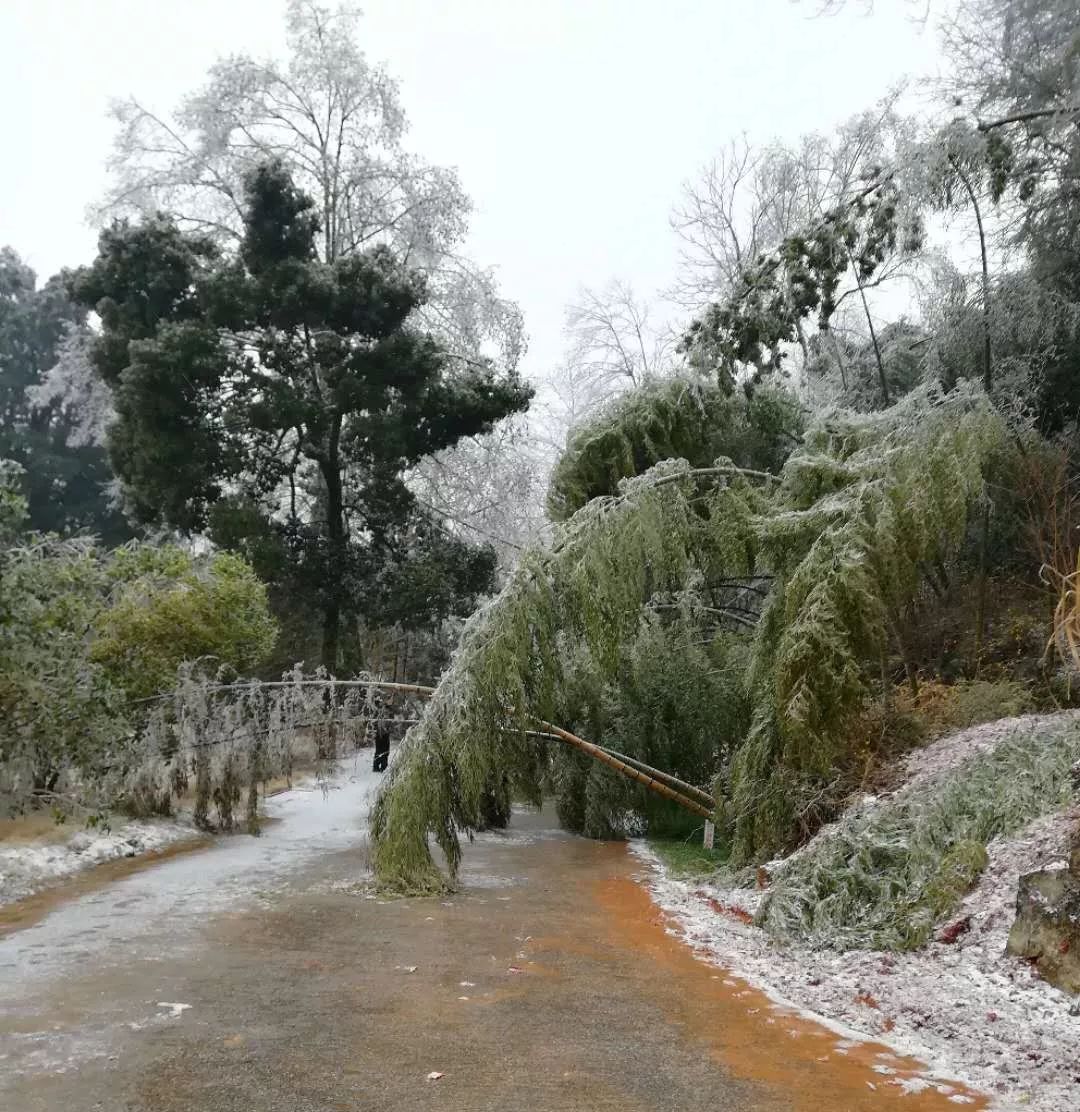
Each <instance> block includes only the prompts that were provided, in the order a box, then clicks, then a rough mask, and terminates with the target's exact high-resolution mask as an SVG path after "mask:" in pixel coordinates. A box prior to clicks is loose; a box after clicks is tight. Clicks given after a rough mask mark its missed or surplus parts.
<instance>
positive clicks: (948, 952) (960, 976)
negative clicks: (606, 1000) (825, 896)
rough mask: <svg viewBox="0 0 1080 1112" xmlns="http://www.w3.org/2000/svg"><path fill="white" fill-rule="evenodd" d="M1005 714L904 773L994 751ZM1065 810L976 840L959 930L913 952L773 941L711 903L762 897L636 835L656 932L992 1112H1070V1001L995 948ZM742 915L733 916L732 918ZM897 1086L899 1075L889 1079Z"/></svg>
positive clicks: (1058, 849) (1051, 854)
mask: <svg viewBox="0 0 1080 1112" xmlns="http://www.w3.org/2000/svg"><path fill="white" fill-rule="evenodd" d="M1040 723H1041V719H1040V718H1038V717H1034V716H1032V717H1029V718H1026V719H1022V720H1017V719H1009V720H1005V721H1003V722H1000V723H998V722H995V723H991V724H989V725H988V726H983V727H976V728H975V729H973V730H966V731H964V732H963V733H961V734H957V735H954V736H953V737H950V738H946V739H943V740H942V741H941V742H937V743H935V744H934V745H931V746H928V747H927V748H926V749H924V750H921V751H920V752H918V753H917V754H914V755H913V756H912V757H910V758H909V759H908V761H907V762H906V771H907V773H908V774H909V776H910V777H911V778H912V779H913V780H918V779H921V778H923V777H928V776H931V775H938V774H940V773H941V772H943V771H945V770H946V769H948V768H952V767H955V766H956V765H958V764H960V763H962V762H963V761H964V760H966V759H967V757H969V756H971V755H973V753H975V752H977V751H980V750H983V749H986V748H989V747H991V746H993V745H994V744H995V743H996V741H997V740H998V739H1000V738H1001V737H1004V736H1006V735H1007V734H1008V733H1009V732H1010V731H1011V730H1013V729H1015V728H1016V727H1017V726H1018V725H1020V726H1022V727H1024V728H1026V727H1028V726H1029V725H1030V726H1031V728H1033V729H1037V728H1039V725H1040ZM1078 820H1080V809H1078V808H1073V809H1071V810H1069V811H1064V812H1061V813H1059V814H1055V815H1048V816H1044V817H1042V818H1039V819H1036V820H1035V821H1034V822H1032V823H1031V824H1029V825H1028V826H1027V827H1026V828H1025V829H1023V830H1021V831H1019V832H1018V833H1016V834H1014V835H1011V836H1010V837H1008V838H1007V839H998V840H996V841H994V842H991V843H990V845H989V846H988V847H987V852H988V855H989V864H988V866H987V868H986V870H985V872H984V873H983V875H982V877H981V878H980V881H979V884H978V886H977V887H976V888H975V889H974V890H973V891H972V892H971V893H970V894H969V895H968V896H967V898H966V899H965V900H964V903H963V905H962V906H961V908H960V909H959V911H958V912H957V914H956V916H955V919H954V921H955V920H961V919H963V918H964V917H966V916H970V928H969V929H968V930H967V931H966V933H963V934H961V935H960V936H959V937H958V939H957V941H956V942H955V943H952V944H948V943H945V942H932V943H931V944H930V945H929V946H927V947H925V948H924V949H922V950H919V951H916V952H914V953H906V954H893V953H885V952H875V951H866V950H856V951H849V952H844V953H841V952H837V951H821V950H816V951H815V950H810V949H808V948H806V947H803V946H799V945H789V944H781V943H779V942H777V941H775V940H773V939H771V938H770V937H769V936H768V935H766V934H765V933H764V932H763V931H762V930H760V929H758V928H757V927H754V926H749V925H746V924H745V923H744V922H740V921H739V919H738V918H737V917H736V914H731V915H728V914H723V913H721V912H720V911H718V910H717V908H718V907H721V908H724V909H732V910H735V911H737V910H738V909H741V910H743V911H748V912H751V913H752V912H754V911H755V910H756V908H757V905H758V904H759V903H760V901H761V897H762V896H763V894H764V893H762V892H760V891H754V890H749V889H745V888H734V889H733V888H724V887H721V886H719V885H716V884H709V883H702V882H700V881H693V880H678V879H676V878H674V877H672V876H670V875H669V874H668V873H667V872H666V871H665V869H664V866H663V864H662V863H661V861H660V860H659V858H657V856H656V855H655V854H654V853H653V852H652V851H651V850H650V849H649V848H648V847H647V846H646V845H645V844H644V843H641V842H635V843H633V847H632V848H633V851H634V852H635V853H636V854H637V855H638V857H639V858H640V859H641V860H642V861H643V862H645V863H647V864H648V865H649V866H651V867H650V869H649V870H648V871H647V873H646V874H645V875H644V877H643V879H644V880H645V882H646V883H647V884H648V886H649V887H650V889H651V891H652V893H653V897H654V899H655V900H656V902H657V903H658V904H659V905H660V906H661V907H662V908H663V909H664V910H665V911H667V912H668V913H669V914H670V916H671V923H672V926H671V927H670V928H669V929H671V930H672V931H673V933H676V934H678V935H680V936H682V937H683V938H685V939H686V941H687V942H688V943H689V944H690V945H692V946H693V947H694V948H695V950H697V951H698V952H699V954H701V955H702V956H703V957H705V958H706V959H707V960H709V961H712V962H714V963H715V964H717V965H721V966H723V967H724V968H726V969H728V970H729V971H731V972H732V973H734V974H736V975H738V976H741V977H743V978H744V979H745V980H747V981H749V982H751V983H752V984H754V985H756V986H757V987H759V988H761V989H763V990H764V991H766V992H767V993H768V994H769V995H770V996H771V997H772V998H773V999H774V1000H775V1001H776V1002H777V1003H778V1004H780V1005H782V1006H794V1007H796V1008H799V1009H800V1010H802V1011H804V1012H806V1013H808V1014H810V1015H812V1016H814V1017H815V1018H817V1019H819V1020H824V1021H825V1022H826V1023H827V1024H828V1025H830V1026H832V1027H834V1029H836V1030H838V1031H840V1032H841V1033H843V1034H845V1035H846V1036H847V1037H853V1036H857V1037H861V1038H870V1039H873V1040H874V1041H878V1042H883V1043H886V1044H887V1045H889V1046H891V1047H892V1048H893V1049H895V1050H896V1051H898V1052H900V1053H905V1054H912V1055H914V1056H915V1057H917V1058H919V1059H921V1060H922V1061H923V1062H925V1063H927V1064H928V1066H929V1069H930V1073H929V1075H928V1081H930V1080H932V1079H943V1078H952V1079H954V1080H956V1081H962V1082H965V1083H967V1084H968V1085H970V1086H971V1087H972V1088H975V1089H979V1090H982V1091H983V1092H986V1093H987V1094H989V1095H990V1096H991V1097H992V1098H993V1101H994V1107H996V1108H1002V1109H1006V1108H1025V1109H1029V1110H1032V1112H1076V1110H1077V1109H1078V1108H1080V1000H1077V999H1076V998H1075V997H1071V996H1068V995H1066V994H1064V993H1062V992H1060V991H1058V990H1057V989H1055V988H1052V987H1051V986H1050V985H1048V984H1046V983H1045V982H1043V981H1041V980H1040V979H1039V978H1038V976H1037V975H1036V973H1035V972H1034V970H1033V968H1032V966H1031V965H1030V964H1029V963H1027V962H1026V961H1023V960H1021V959H1018V958H1014V957H1011V956H1009V955H1007V954H1006V953H1005V942H1006V939H1007V938H1008V934H1009V928H1010V927H1011V925H1012V921H1013V917H1014V909H1015V901H1016V886H1017V880H1018V878H1019V877H1020V875H1021V874H1022V873H1027V872H1031V871H1033V870H1035V869H1041V868H1045V867H1046V866H1048V865H1052V864H1055V863H1058V862H1062V861H1064V860H1065V858H1066V856H1067V846H1068V836H1069V830H1070V827H1071V826H1072V825H1073V824H1075V823H1076V822H1077V821H1078ZM743 918H745V916H743ZM888 1083H891V1084H897V1083H898V1082H896V1081H893V1082H888Z"/></svg>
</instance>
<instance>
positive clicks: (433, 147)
mask: <svg viewBox="0 0 1080 1112" xmlns="http://www.w3.org/2000/svg"><path fill="white" fill-rule="evenodd" d="M363 7H364V12H365V15H364V19H363V21H362V24H361V41H362V42H363V44H364V47H365V49H366V51H367V54H368V56H369V58H371V59H372V60H377V61H382V62H384V63H385V64H386V65H387V67H388V68H389V70H390V72H391V73H393V74H394V75H395V76H396V77H397V78H398V79H399V81H400V83H401V88H402V99H403V101H404V104H405V106H406V109H407V111H408V114H409V117H410V120H411V124H412V128H411V134H410V141H409V143H410V146H412V147H413V148H414V149H415V150H417V151H418V152H420V153H422V154H423V155H424V156H425V157H427V158H428V159H430V160H431V161H434V162H439V163H443V164H447V165H453V166H456V167H457V168H458V170H459V171H460V174H461V177H462V180H463V182H464V184H465V187H466V188H467V190H468V191H469V193H470V194H471V196H472V197H473V199H474V201H475V203H476V210H477V211H476V214H475V217H474V220H473V227H472V234H471V245H470V248H471V253H472V254H473V255H474V256H475V257H476V258H477V260H478V261H480V262H483V263H489V264H495V265H497V266H498V268H499V270H500V275H501V282H502V286H503V290H504V292H505V293H506V294H507V295H508V296H510V297H513V298H515V299H516V300H517V301H518V302H519V303H520V304H521V306H522V308H523V309H524V312H525V319H526V328H527V330H528V333H529V336H530V351H529V355H528V356H527V357H526V363H525V369H526V370H528V371H529V372H530V373H533V374H542V373H543V372H544V370H545V368H546V367H547V366H549V365H550V364H551V363H552V362H553V361H555V360H557V359H558V358H559V355H560V352H561V350H562V321H563V309H564V306H565V304H566V303H567V301H568V300H570V299H571V298H572V297H573V295H574V293H575V291H576V290H577V288H578V287H579V286H580V285H582V284H584V285H602V284H604V283H605V282H606V281H607V280H608V279H609V278H611V277H620V278H623V279H625V280H628V281H630V282H631V283H632V284H633V286H634V287H635V288H636V289H637V291H638V292H639V293H641V294H646V295H649V294H652V293H653V292H654V291H656V290H658V289H661V288H663V287H664V286H666V285H667V284H668V283H669V282H670V280H671V278H672V275H673V270H674V265H675V260H676V255H677V243H676V240H675V238H674V236H673V234H672V232H671V231H670V230H669V226H668V215H669V212H670V209H671V206H672V204H673V202H674V201H675V200H676V199H677V197H678V194H679V189H680V184H681V182H682V181H683V180H685V179H686V178H687V177H690V176H692V175H693V174H694V172H695V170H696V169H697V168H698V167H699V166H700V165H701V164H702V163H704V162H706V161H707V160H708V159H709V158H710V157H711V156H712V155H713V153H714V152H715V151H717V150H718V149H719V148H720V147H721V146H722V145H723V143H724V142H725V141H726V140H728V139H729V138H731V137H732V136H735V135H738V134H739V133H741V132H744V131H745V132H747V133H748V134H749V135H750V137H751V138H752V139H755V140H759V141H764V140H767V139H769V138H771V137H773V136H779V137H783V138H792V139H793V138H795V137H797V136H798V135H800V134H801V133H803V132H805V131H810V130H827V129H828V128H829V127H830V126H832V125H834V124H835V123H837V122H839V121H840V120H841V119H843V118H844V117H846V116H848V115H851V114H852V113H854V112H857V111H859V110H861V109H862V108H864V107H867V106H869V105H870V104H871V103H872V102H873V101H874V100H876V99H877V98H878V97H880V96H881V95H882V94H884V93H885V92H886V91H887V89H888V88H889V87H890V86H891V85H893V84H894V83H895V82H896V81H898V80H899V79H901V78H903V77H905V76H907V75H915V76H918V75H924V74H928V73H931V72H933V69H934V67H935V66H936V64H937V62H936V43H935V41H934V36H933V34H932V33H931V32H929V31H925V30H920V28H919V27H918V26H917V25H914V24H913V23H912V22H911V21H910V20H909V19H908V18H907V15H906V9H905V4H904V2H903V0H878V2H877V5H876V10H875V13H874V15H873V16H872V17H869V18H867V17H864V16H862V15H861V14H860V10H861V4H860V3H859V0H851V3H850V4H849V6H848V10H847V11H845V12H844V13H842V14H841V15H839V16H833V17H829V18H821V19H814V18H810V15H811V13H812V12H813V10H814V7H815V0H803V2H801V3H792V2H791V0H367V2H366V3H365V4H364V5H363ZM283 8H284V0H183V2H179V3H178V2H160V0H159V2H154V0H0V124H2V134H3V149H4V150H5V152H6V153H7V160H6V163H7V164H6V166H5V168H4V172H3V173H2V174H0V245H4V244H10V245H11V246H13V247H14V248H15V249H16V250H17V251H19V252H20V254H22V255H23V257H24V258H25V259H27V261H28V262H29V263H30V264H31V265H32V266H34V268H35V269H36V270H37V271H38V272H39V275H40V276H41V277H42V278H44V277H46V276H47V275H49V274H51V273H53V272H54V271H56V270H57V269H59V268H60V267H61V266H64V265H75V264H78V263H82V262H86V261H89V259H90V258H91V257H92V256H93V253H94V244H95V235H96V233H95V231H94V230H93V229H91V228H90V227H88V226H87V225H86V224H85V222H84V211H85V208H86V206H87V204H88V203H89V202H90V201H91V200H93V199H95V198H96V197H97V196H98V195H99V194H100V193H101V191H102V188H103V184H104V181H105V171H104V160H105V157H106V155H107V153H108V150H109V145H110V138H111V133H112V132H111V125H110V123H109V121H108V120H107V118H106V114H105V113H106V107H107V104H108V102H109V100H110V98H112V97H116V96H124V95H127V94H129V93H133V94H136V95H137V96H138V97H139V98H140V99H141V100H143V101H145V102H148V103H150V104H152V105H153V106H154V107H156V108H158V109H162V110H163V109H166V108H168V107H171V106H172V105H174V104H175V103H176V102H177V100H178V99H179V98H180V97H181V96H182V95H183V94H184V93H185V92H187V91H189V90H191V89H193V88H195V87H196V86H197V85H199V84H200V83H201V81H202V78H203V75H204V73H205V71H206V69H207V67H208V66H209V64H210V63H211V62H212V61H213V60H214V59H215V58H216V57H217V56H219V55H221V54H228V53H236V52H247V53H251V54H256V55H261V54H266V53H270V52H275V53H276V52H278V51H280V50H281V49H282V47H283V40H284V30H283V20H282V11H283ZM907 10H910V9H907Z"/></svg>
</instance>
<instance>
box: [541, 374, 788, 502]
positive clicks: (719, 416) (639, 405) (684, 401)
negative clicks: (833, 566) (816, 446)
mask: <svg viewBox="0 0 1080 1112" xmlns="http://www.w3.org/2000/svg"><path fill="white" fill-rule="evenodd" d="M801 434H802V412H801V410H800V407H799V405H798V402H797V401H796V400H795V398H794V397H793V396H792V395H791V394H790V393H789V392H788V391H786V390H784V389H783V388H782V387H777V386H768V387H764V386H763V387H759V388H757V389H755V390H751V391H748V392H744V391H741V390H740V391H731V390H728V389H724V388H722V387H720V386H718V385H716V384H715V383H707V382H701V381H695V380H693V379H687V378H674V379H668V380H665V381H661V382H653V383H649V384H647V385H645V386H642V387H640V388H638V389H637V390H634V391H632V392H631V393H629V394H624V395H623V396H622V397H620V398H618V399H616V400H615V401H614V402H612V403H611V404H610V405H609V406H607V407H606V408H605V409H604V410H603V411H602V412H601V413H600V414H599V415H598V416H596V417H594V418H592V419H591V420H589V421H587V422H586V423H585V424H584V425H581V426H579V427H577V428H575V429H574V430H573V431H572V432H571V433H570V437H569V439H568V442H567V446H566V451H565V452H564V453H563V454H562V456H561V457H560V458H559V462H558V463H557V464H556V466H555V470H554V472H553V473H552V477H551V484H550V487H549V491H548V513H549V514H550V516H551V518H552V519H553V520H555V521H565V520H566V519H567V518H568V517H570V516H571V515H572V514H574V513H575V512H576V511H577V510H579V509H580V508H581V507H582V506H583V505H584V504H585V503H586V502H588V501H589V499H591V498H597V497H599V496H601V495H604V494H614V493H615V491H616V490H617V489H618V485H619V483H620V481H622V480H623V479H628V478H631V477H632V476H634V475H641V474H643V473H644V472H646V471H647V470H648V469H649V468H650V467H652V466H653V465H654V464H657V463H659V462H660V461H661V460H665V459H685V460H687V462H689V463H690V465H691V466H693V467H705V466H707V465H708V464H710V463H712V462H713V461H714V460H716V459H718V458H720V457H724V458H726V459H729V460H731V461H732V462H733V463H735V464H736V465H738V466H740V467H749V468H753V469H757V470H765V471H779V469H780V467H781V466H782V465H783V463H784V460H785V459H787V457H788V455H789V454H790V452H791V450H792V448H793V447H794V446H795V445H796V444H797V443H798V441H799V437H800V436H801Z"/></svg>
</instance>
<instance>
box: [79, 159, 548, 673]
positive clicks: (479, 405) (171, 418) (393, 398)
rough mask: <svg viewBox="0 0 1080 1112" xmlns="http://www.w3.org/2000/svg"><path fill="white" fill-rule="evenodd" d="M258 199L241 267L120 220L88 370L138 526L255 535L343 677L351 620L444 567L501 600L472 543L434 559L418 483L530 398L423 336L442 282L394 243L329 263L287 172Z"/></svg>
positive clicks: (227, 256)
mask: <svg viewBox="0 0 1080 1112" xmlns="http://www.w3.org/2000/svg"><path fill="white" fill-rule="evenodd" d="M246 191H247V192H246V201H245V208H244V235H243V238H242V240H241V241H240V245H239V248H238V249H237V250H236V251H235V252H232V251H227V250H223V249H222V248H221V247H219V246H218V245H217V244H215V243H214V242H212V241H210V240H208V239H207V238H205V237H202V236H199V235H196V234H192V233H188V232H184V231H182V230H181V229H180V228H178V227H177V226H176V224H174V223H173V222H172V221H171V220H169V219H168V218H166V217H155V218H152V219H149V220H145V221H142V222H139V223H137V224H131V223H129V222H127V221H119V222H116V223H114V224H113V225H112V226H111V227H109V228H108V229H106V230H105V231H104V232H103V233H102V236H101V241H100V248H99V254H98V257H97V259H96V260H95V261H94V263H93V264H92V265H91V266H90V267H88V268H85V269H84V270H82V271H81V272H79V273H78V274H76V275H75V276H74V277H73V279H72V281H71V288H72V290H73V293H74V295H75V297H76V298H77V300H78V301H79V302H80V303H82V304H84V305H86V306H88V307H92V308H94V309H96V311H97V312H98V314H99V316H100V318H101V322H102V330H101V334H100V336H99V338H98V339H97V340H96V342H95V343H94V344H93V347H92V350H91V358H92V360H93V362H94V365H95V366H96V368H97V369H98V371H99V373H100V374H101V376H102V377H103V378H104V380H105V381H106V382H108V383H109V384H110V386H111V387H112V390H113V394H114V399H115V405H116V411H117V421H116V423H115V425H114V426H113V428H112V430H111V434H110V451H111V457H112V460H113V463H114V465H115V467H116V470H117V474H118V475H119V476H120V478H121V480H122V481H123V483H124V484H125V488H126V490H127V491H128V492H129V495H130V498H131V500H132V504H133V507H134V509H135V512H136V513H137V514H138V515H139V516H140V517H141V518H142V519H144V520H148V521H163V522H166V523H168V524H170V525H172V526H175V527H178V528H182V529H187V530H192V529H196V530H197V529H206V528H211V529H213V530H214V531H216V532H217V533H218V535H220V536H221V537H222V538H227V539H228V540H229V541H230V543H233V544H238V545H241V546H242V543H241V542H242V541H243V540H244V539H245V538H246V539H249V540H250V541H251V543H252V545H253V547H252V550H251V554H252V558H253V559H255V560H256V563H257V564H259V563H261V564H262V566H263V567H264V568H266V569H270V568H272V567H274V566H275V563H276V566H277V569H278V575H279V578H283V579H284V580H285V581H287V582H290V583H293V584H301V585H302V586H303V587H304V589H305V592H306V597H311V598H313V600H315V601H316V603H317V606H318V608H319V610H320V612H321V614H322V617H323V654H322V655H323V663H324V664H325V665H326V666H327V667H328V668H330V669H334V668H336V667H337V664H338V649H339V634H340V626H341V619H342V612H343V608H346V609H348V610H349V611H350V612H352V613H359V614H371V615H372V616H375V615H377V614H378V613H379V609H380V607H382V608H383V609H384V610H385V608H387V607H388V606H389V605H390V604H389V602H388V597H392V596H393V594H394V593H395V592H393V591H392V590H388V589H386V587H385V585H384V584H383V582H382V581H383V580H384V579H385V577H386V576H387V575H389V576H391V577H393V576H395V575H406V576H407V575H408V574H409V573H408V569H409V568H410V567H413V568H418V567H425V566H429V565H430V562H431V561H432V560H433V559H440V558H441V560H442V562H443V564H444V565H445V566H447V567H449V568H451V569H453V571H454V574H455V575H456V577H457V580H458V581H459V582H460V583H461V584H462V585H463V586H465V587H466V588H467V591H466V599H465V604H466V605H468V604H469V602H470V601H471V598H472V597H475V591H476V590H477V589H482V588H483V587H484V586H486V583H487V579H486V577H485V575H484V574H483V569H484V567H485V566H486V567H487V568H488V569H489V572H490V566H491V561H490V558H489V557H487V556H485V555H484V554H482V553H476V552H473V551H471V550H469V549H468V548H467V547H466V546H465V545H463V544H462V543H460V542H457V543H456V544H454V545H451V546H448V547H447V546H443V552H442V555H441V557H437V556H436V555H435V552H434V550H435V549H436V548H437V547H438V544H437V542H436V535H435V534H434V527H433V526H432V525H431V524H430V523H429V522H427V521H426V519H425V517H424V514H423V513H422V512H421V511H420V510H419V509H418V507H417V506H416V504H415V502H414V499H413V497H412V495H411V494H410V492H409V490H408V487H407V486H406V484H405V482H404V480H403V473H404V472H405V471H406V470H407V469H408V468H409V467H411V466H413V465H415V464H416V463H417V462H418V461H419V460H421V459H423V458H424V457H426V456H428V455H430V454H431V453H433V452H437V451H439V450H440V449H443V448H446V447H448V446H450V445H452V444H454V443H456V442H457V441H458V440H460V439H461V438H462V437H464V436H469V435H473V434H476V433H480V432H484V431H486V430H488V429H490V428H491V427H492V425H493V424H494V423H495V422H496V421H498V420H499V419H500V418H502V417H504V416H506V415H507V414H509V413H513V412H516V411H519V410H522V409H524V408H525V407H526V406H527V404H528V401H529V398H530V396H531V390H530V389H529V388H528V387H527V386H526V385H524V384H523V383H522V382H521V381H520V380H519V379H518V378H517V376H516V374H515V373H514V372H513V371H509V372H502V373H500V372H499V371H497V370H496V368H495V367H494V366H493V365H492V364H491V363H490V362H488V361H485V360H471V361H469V362H468V363H462V362H461V361H454V360H450V359H448V357H447V355H446V353H445V351H444V349H443V348H442V347H441V345H440V344H439V343H438V342H436V340H434V339H433V338H432V337H431V336H430V335H427V334H425V333H423V332H420V331H417V330H416V329H415V328H413V327H411V325H410V318H411V317H412V315H413V313H414V311H415V309H416V308H417V306H418V305H420V304H422V303H423V300H424V297H425V289H426V284H425V281H424V278H423V276H422V275H420V274H419V273H417V272H416V271H413V270H410V269H408V268H407V267H406V266H404V265H403V264H402V263H401V262H399V261H398V260H397V259H396V258H395V256H394V253H393V252H392V251H391V249H390V248H388V247H385V246H379V247H375V248H373V249H372V250H370V251H367V252H363V253H354V254H349V255H343V256H339V257H337V258H334V259H332V260H330V261H326V260H324V259H322V258H320V257H319V255H318V252H317V250H316V241H317V235H318V231H319V227H320V219H321V215H320V213H319V212H318V211H317V209H316V207H315V204H314V202H313V201H312V199H311V198H309V197H308V196H306V195H305V194H304V193H303V192H302V191H301V190H299V189H298V188H297V187H296V185H295V184H294V182H293V181H292V178H291V175H290V174H289V172H288V170H287V169H286V168H285V167H284V166H283V165H282V164H281V163H280V162H271V163H267V164H264V165H261V166H259V167H258V168H257V169H255V170H254V171H253V172H252V173H251V174H250V175H249V177H248V179H247V185H246ZM267 542H269V543H267ZM477 561H480V562H479V563H477ZM470 592H472V593H470ZM460 602H461V598H460V596H458V597H457V598H455V599H454V604H455V605H458V604H460ZM407 616H411V614H408V615H407Z"/></svg>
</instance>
